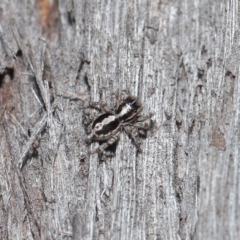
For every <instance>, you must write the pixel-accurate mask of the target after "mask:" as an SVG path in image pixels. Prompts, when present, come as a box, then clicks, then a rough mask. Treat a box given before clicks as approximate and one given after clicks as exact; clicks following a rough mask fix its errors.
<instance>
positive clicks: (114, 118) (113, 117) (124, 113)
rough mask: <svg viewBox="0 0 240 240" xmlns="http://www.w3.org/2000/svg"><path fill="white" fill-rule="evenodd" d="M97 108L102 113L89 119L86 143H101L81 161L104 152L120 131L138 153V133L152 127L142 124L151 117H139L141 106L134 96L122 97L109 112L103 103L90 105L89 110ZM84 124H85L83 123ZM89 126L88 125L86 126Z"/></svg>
mask: <svg viewBox="0 0 240 240" xmlns="http://www.w3.org/2000/svg"><path fill="white" fill-rule="evenodd" d="M91 107H93V108H97V109H99V110H100V112H102V113H101V114H99V115H98V116H97V117H95V118H94V119H91V118H90V122H89V121H88V122H89V123H91V125H90V134H89V135H88V137H87V142H92V141H97V142H100V143H102V144H101V145H100V146H99V147H98V148H97V149H96V150H94V151H92V152H89V153H88V154H87V155H85V156H84V157H82V159H84V158H86V157H87V156H89V155H91V154H93V153H102V152H104V150H105V149H106V148H107V147H109V146H110V145H112V144H113V143H115V142H116V141H117V140H118V134H119V132H120V131H121V130H123V131H125V132H126V133H127V134H128V135H129V136H130V137H131V138H132V140H133V142H134V144H135V145H136V147H137V149H138V151H139V152H141V151H142V150H141V147H140V138H139V135H142V134H140V131H145V132H146V131H147V130H149V129H150V128H151V127H152V125H151V124H147V123H144V121H145V120H147V119H149V118H151V117H152V114H149V115H148V116H141V115H140V112H141V104H140V102H139V101H138V99H137V98H136V97H134V96H131V95H127V96H124V97H122V98H121V99H120V100H119V102H118V104H117V105H116V109H114V110H110V109H109V108H108V107H107V105H106V103H105V102H102V101H101V102H98V103H90V105H89V108H91ZM85 123H86V122H85ZM86 125H89V124H86Z"/></svg>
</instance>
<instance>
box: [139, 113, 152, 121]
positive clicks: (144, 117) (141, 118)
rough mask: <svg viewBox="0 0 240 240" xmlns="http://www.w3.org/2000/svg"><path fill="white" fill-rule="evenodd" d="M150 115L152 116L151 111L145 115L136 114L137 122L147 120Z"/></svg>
mask: <svg viewBox="0 0 240 240" xmlns="http://www.w3.org/2000/svg"><path fill="white" fill-rule="evenodd" d="M152 116H153V114H152V113H149V114H148V115H146V116H138V118H137V122H144V121H146V120H148V119H149V118H151V117H152Z"/></svg>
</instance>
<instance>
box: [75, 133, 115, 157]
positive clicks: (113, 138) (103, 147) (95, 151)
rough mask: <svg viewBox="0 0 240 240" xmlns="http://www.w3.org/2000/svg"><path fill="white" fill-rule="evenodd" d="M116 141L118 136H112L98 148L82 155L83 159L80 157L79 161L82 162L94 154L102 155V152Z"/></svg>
mask: <svg viewBox="0 0 240 240" xmlns="http://www.w3.org/2000/svg"><path fill="white" fill-rule="evenodd" d="M117 140H118V136H112V137H111V138H109V139H108V140H107V141H106V142H104V143H103V144H101V145H100V146H99V147H98V148H96V149H95V150H93V151H91V152H89V153H87V154H86V155H84V156H83V157H81V159H80V160H84V159H85V158H86V157H89V156H90V155H92V154H94V153H102V152H104V150H105V149H106V148H107V147H108V146H110V145H112V144H114V143H115V142H116V141H117Z"/></svg>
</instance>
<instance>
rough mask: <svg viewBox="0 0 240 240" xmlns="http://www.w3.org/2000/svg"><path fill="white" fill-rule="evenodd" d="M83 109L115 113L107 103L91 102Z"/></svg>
mask: <svg viewBox="0 0 240 240" xmlns="http://www.w3.org/2000/svg"><path fill="white" fill-rule="evenodd" d="M82 108H83V109H87V108H92V109H95V110H98V111H99V112H104V113H113V111H112V110H111V109H110V108H109V107H108V106H107V103H106V102H105V101H99V102H89V103H88V105H87V106H83V107H82Z"/></svg>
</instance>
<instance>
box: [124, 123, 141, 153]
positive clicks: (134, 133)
mask: <svg viewBox="0 0 240 240" xmlns="http://www.w3.org/2000/svg"><path fill="white" fill-rule="evenodd" d="M124 130H125V132H126V133H127V134H128V135H129V136H130V137H131V138H132V140H133V142H134V144H135V145H136V147H137V150H138V152H140V153H141V152H142V149H141V147H140V145H141V142H140V138H139V134H138V129H137V127H135V126H134V125H126V126H125V127H124Z"/></svg>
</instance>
